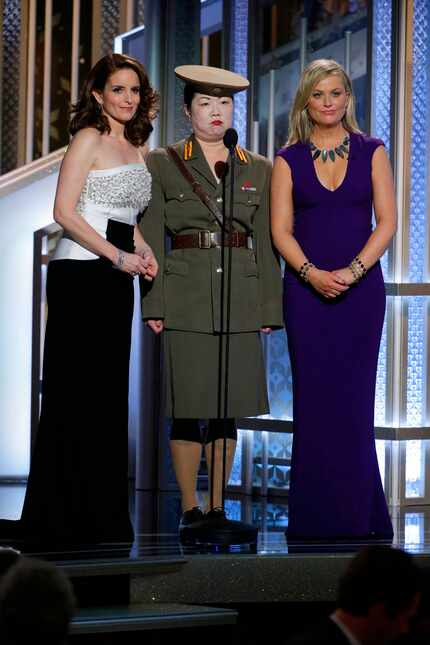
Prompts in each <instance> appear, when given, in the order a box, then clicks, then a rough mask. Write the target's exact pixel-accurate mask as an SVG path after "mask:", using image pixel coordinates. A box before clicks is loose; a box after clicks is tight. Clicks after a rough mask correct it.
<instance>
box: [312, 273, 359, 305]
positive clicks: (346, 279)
mask: <svg viewBox="0 0 430 645" xmlns="http://www.w3.org/2000/svg"><path fill="white" fill-rule="evenodd" d="M308 278H309V283H310V284H311V285H312V287H313V288H314V289H315V291H318V293H320V294H321V295H322V296H324V297H325V298H336V297H337V296H340V294H341V293H343V292H344V291H347V290H348V289H349V287H350V285H351V284H352V283H353V282H354V277H353V275H352V273H351V271H350V269H348V267H346V268H343V269H336V270H335V271H324V270H322V269H317V268H316V267H313V268H312V269H311V270H310V271H309V273H308Z"/></svg>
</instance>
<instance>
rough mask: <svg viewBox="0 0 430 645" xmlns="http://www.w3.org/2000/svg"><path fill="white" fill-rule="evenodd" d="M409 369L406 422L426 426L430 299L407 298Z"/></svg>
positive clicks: (411, 424)
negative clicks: (426, 343)
mask: <svg viewBox="0 0 430 645" xmlns="http://www.w3.org/2000/svg"><path fill="white" fill-rule="evenodd" d="M407 302H408V367H407V403H406V422H407V425H409V426H421V425H425V418H424V417H425V394H426V393H425V384H426V352H425V329H426V315H427V302H428V298H423V297H419V296H415V297H409V298H407Z"/></svg>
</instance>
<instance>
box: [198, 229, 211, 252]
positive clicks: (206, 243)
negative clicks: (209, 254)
mask: <svg viewBox="0 0 430 645" xmlns="http://www.w3.org/2000/svg"><path fill="white" fill-rule="evenodd" d="M211 246H212V240H211V232H210V231H199V249H210V248H211Z"/></svg>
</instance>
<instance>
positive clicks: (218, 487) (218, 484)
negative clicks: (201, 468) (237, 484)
mask: <svg viewBox="0 0 430 645" xmlns="http://www.w3.org/2000/svg"><path fill="white" fill-rule="evenodd" d="M223 441H224V440H223V439H217V440H216V441H215V442H211V443H208V444H206V445H205V456H206V463H207V466H208V476H209V507H210V499H211V497H210V492H211V491H210V486H211V481H212V475H211V473H212V446H213V444H214V443H215V469H214V474H213V477H214V489H213V507H214V508H215V507H217V506H222V452H223ZM226 444H227V445H226V462H225V485H226V486H227V484H228V480H229V479H230V473H231V469H232V467H233V460H234V453H235V451H236V441H235V440H234V439H227V440H226Z"/></svg>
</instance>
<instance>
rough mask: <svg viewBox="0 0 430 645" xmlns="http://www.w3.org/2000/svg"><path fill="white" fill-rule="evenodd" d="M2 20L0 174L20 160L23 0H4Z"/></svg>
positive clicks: (1, 6)
mask: <svg viewBox="0 0 430 645" xmlns="http://www.w3.org/2000/svg"><path fill="white" fill-rule="evenodd" d="M1 10H3V15H2V16H0V22H1V23H2V43H1V45H0V47H1V48H2V52H1V58H2V59H3V60H2V75H3V78H2V97H1V98H0V107H1V109H0V119H1V120H0V142H1V153H0V174H1V173H5V172H9V171H11V170H14V169H15V168H16V166H17V163H18V141H19V137H20V136H22V133H19V123H18V118H19V111H18V97H19V93H20V85H21V86H24V85H25V81H24V79H22V78H20V47H21V26H22V25H21V12H22V2H19V1H18V0H5V2H3V3H2V4H1V5H0V11H1Z"/></svg>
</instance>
